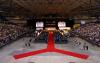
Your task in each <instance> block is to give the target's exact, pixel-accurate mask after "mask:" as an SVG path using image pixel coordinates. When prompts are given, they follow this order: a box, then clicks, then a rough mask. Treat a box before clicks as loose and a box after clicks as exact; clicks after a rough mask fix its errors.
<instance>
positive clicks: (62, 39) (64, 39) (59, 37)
mask: <svg viewBox="0 0 100 63" xmlns="http://www.w3.org/2000/svg"><path fill="white" fill-rule="evenodd" d="M54 41H55V43H59V44H61V43H67V42H68V41H67V37H65V36H64V35H62V34H61V33H60V32H59V31H55V32H54Z"/></svg>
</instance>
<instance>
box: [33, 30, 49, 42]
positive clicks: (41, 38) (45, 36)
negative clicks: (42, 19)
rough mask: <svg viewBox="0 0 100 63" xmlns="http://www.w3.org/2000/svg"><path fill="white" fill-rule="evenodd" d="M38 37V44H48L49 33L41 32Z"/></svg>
mask: <svg viewBox="0 0 100 63" xmlns="http://www.w3.org/2000/svg"><path fill="white" fill-rule="evenodd" d="M37 35H38V36H37V37H36V38H35V41H34V42H36V43H47V40H48V32H46V31H41V32H40V33H39V34H37Z"/></svg>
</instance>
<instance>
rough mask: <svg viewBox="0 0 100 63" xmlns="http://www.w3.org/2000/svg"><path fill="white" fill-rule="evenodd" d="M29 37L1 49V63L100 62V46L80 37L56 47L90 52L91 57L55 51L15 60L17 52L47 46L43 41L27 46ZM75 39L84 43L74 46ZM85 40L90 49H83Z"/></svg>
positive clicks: (78, 51) (84, 52)
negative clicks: (74, 55)
mask: <svg viewBox="0 0 100 63" xmlns="http://www.w3.org/2000/svg"><path fill="white" fill-rule="evenodd" d="M29 39H30V37H25V38H22V39H20V40H18V41H15V42H14V43H12V44H9V45H7V46H5V47H3V48H2V49H0V63H100V60H99V58H100V48H99V47H96V46H93V45H91V44H89V43H87V42H86V41H85V40H82V39H80V38H78V37H73V38H68V41H69V43H68V44H55V47H56V48H59V49H62V50H68V51H73V52H77V53H83V54H88V55H89V56H90V57H89V58H88V59H87V60H84V59H80V58H76V57H72V56H69V55H63V54H60V53H54V52H52V53H50V52H47V53H43V54H38V55H35V56H29V57H25V58H22V59H17V60H15V59H14V58H13V55H15V54H20V53H24V52H29V51H36V50H40V49H44V48H46V47H47V44H43V43H32V44H31V47H25V43H26V42H29ZM33 40H34V39H33ZM74 40H77V41H78V42H81V43H82V44H81V45H80V46H73V45H74V43H75V42H74ZM85 42H86V43H87V45H88V46H89V50H88V51H87V50H82V45H83V44H84V43H85Z"/></svg>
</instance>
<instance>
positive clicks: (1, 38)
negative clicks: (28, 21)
mask: <svg viewBox="0 0 100 63" xmlns="http://www.w3.org/2000/svg"><path fill="white" fill-rule="evenodd" d="M25 30H26V29H24V28H22V27H20V26H16V25H12V24H3V23H0V47H2V46H4V45H6V44H8V43H11V42H12V41H13V40H16V39H17V38H18V37H20V36H21V35H22V34H24V33H25Z"/></svg>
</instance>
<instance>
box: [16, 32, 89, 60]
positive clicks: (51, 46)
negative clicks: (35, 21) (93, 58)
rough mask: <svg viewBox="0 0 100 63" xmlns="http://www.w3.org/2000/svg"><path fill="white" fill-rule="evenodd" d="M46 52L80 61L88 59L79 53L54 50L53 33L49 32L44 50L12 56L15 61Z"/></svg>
mask: <svg viewBox="0 0 100 63" xmlns="http://www.w3.org/2000/svg"><path fill="white" fill-rule="evenodd" d="M46 52H57V53H61V54H65V55H70V56H74V57H77V58H81V59H87V58H88V57H89V56H88V55H84V54H79V53H75V52H70V51H64V50H60V49H56V48H55V47H54V39H53V32H49V36H48V46H47V48H46V49H42V50H38V51H33V52H28V53H23V54H19V55H14V58H15V59H20V58H24V57H28V56H32V55H37V54H41V53H46Z"/></svg>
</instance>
